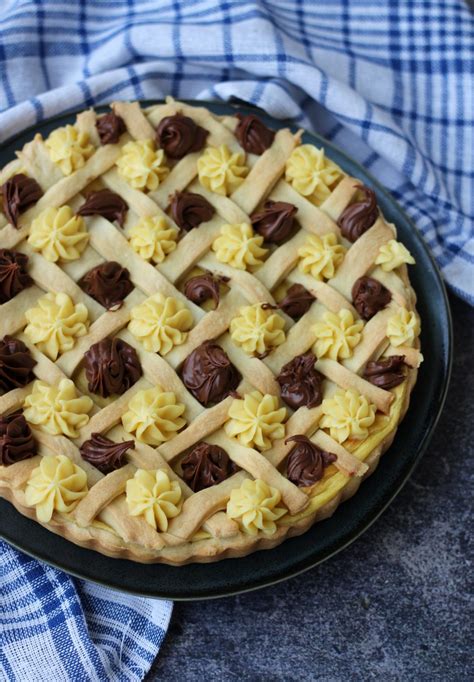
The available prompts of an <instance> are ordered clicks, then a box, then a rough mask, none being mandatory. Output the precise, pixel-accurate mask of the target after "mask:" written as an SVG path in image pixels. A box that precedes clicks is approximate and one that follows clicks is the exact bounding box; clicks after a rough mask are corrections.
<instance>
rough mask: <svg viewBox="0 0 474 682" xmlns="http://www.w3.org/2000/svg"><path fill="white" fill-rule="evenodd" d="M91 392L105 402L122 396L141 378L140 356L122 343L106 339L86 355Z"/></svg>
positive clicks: (120, 340)
mask: <svg viewBox="0 0 474 682" xmlns="http://www.w3.org/2000/svg"><path fill="white" fill-rule="evenodd" d="M84 369H85V373H86V378H87V381H88V386H89V391H92V393H98V394H99V395H101V396H102V397H103V398H107V397H108V396H110V395H121V394H122V393H125V391H127V390H128V389H129V388H130V387H131V386H133V384H135V383H136V382H137V381H138V379H139V378H140V377H141V375H142V368H141V365H140V361H139V359H138V355H137V352H136V350H135V349H134V348H132V346H130V345H129V344H128V343H126V341H122V339H117V338H114V339H103V340H102V341H99V342H98V343H95V344H94V345H93V346H91V347H90V348H89V350H88V351H87V352H86V353H84Z"/></svg>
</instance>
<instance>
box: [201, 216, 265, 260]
mask: <svg viewBox="0 0 474 682" xmlns="http://www.w3.org/2000/svg"><path fill="white" fill-rule="evenodd" d="M262 244H263V237H262V236H261V235H259V234H255V232H254V231H253V229H252V226H251V225H250V224H249V223H240V224H236V225H223V226H222V227H221V233H220V235H219V237H217V238H216V239H215V240H214V242H213V244H212V250H213V251H215V252H216V258H217V260H220V261H221V263H228V264H229V265H232V267H234V268H237V269H238V270H248V269H249V268H252V267H256V266H258V265H261V264H262V263H263V259H264V257H265V255H266V253H267V249H264V248H262Z"/></svg>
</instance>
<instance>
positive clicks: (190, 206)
mask: <svg viewBox="0 0 474 682" xmlns="http://www.w3.org/2000/svg"><path fill="white" fill-rule="evenodd" d="M214 213H215V209H214V206H212V204H210V203H209V202H208V200H207V199H205V198H204V197H203V196H202V195H201V194H196V193H195V192H176V194H175V195H174V196H173V198H172V200H171V215H172V216H173V220H174V222H175V223H176V225H178V226H179V227H180V228H181V229H182V230H185V231H186V232H189V230H192V229H193V227H198V226H199V225H200V224H201V223H207V221H208V220H210V219H211V218H212V216H213V215H214Z"/></svg>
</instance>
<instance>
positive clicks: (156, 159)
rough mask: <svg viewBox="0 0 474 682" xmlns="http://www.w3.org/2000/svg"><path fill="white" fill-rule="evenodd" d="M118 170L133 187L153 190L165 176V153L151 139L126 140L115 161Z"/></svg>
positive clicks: (167, 172)
mask: <svg viewBox="0 0 474 682" xmlns="http://www.w3.org/2000/svg"><path fill="white" fill-rule="evenodd" d="M116 164H117V167H118V172H119V174H120V175H121V176H122V177H123V179H124V180H126V181H127V182H128V183H129V184H130V185H131V186H132V187H133V188H134V189H141V190H150V191H153V190H155V189H157V188H158V186H159V184H160V182H163V180H164V179H165V178H166V177H167V175H168V174H169V172H170V170H169V168H168V166H167V165H166V157H165V153H164V151H163V150H162V149H155V144H154V142H153V140H138V141H134V142H127V144H125V145H124V146H123V147H122V150H121V154H120V156H119V158H118V159H117V161H116Z"/></svg>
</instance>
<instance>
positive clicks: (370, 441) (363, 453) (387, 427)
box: [281, 382, 406, 525]
mask: <svg viewBox="0 0 474 682" xmlns="http://www.w3.org/2000/svg"><path fill="white" fill-rule="evenodd" d="M392 393H393V394H394V396H395V399H394V401H393V403H392V405H391V407H390V415H389V416H388V417H387V416H385V415H382V414H381V413H380V412H378V413H377V414H376V416H375V421H374V423H373V424H372V426H371V427H370V429H369V435H368V437H367V438H366V440H364V441H362V442H361V441H359V440H348V441H346V442H345V443H344V447H345V448H346V449H347V450H349V451H350V452H351V453H352V454H353V455H354V456H355V457H357V459H359V460H360V461H361V462H363V461H364V460H365V459H367V457H369V455H370V454H371V453H372V452H373V451H374V450H375V449H376V448H377V447H378V445H379V444H380V443H381V442H382V441H383V440H384V439H385V438H386V437H387V436H388V435H389V434H390V433H391V432H392V431H393V429H394V428H395V426H396V424H397V423H398V421H399V419H400V413H401V410H402V407H403V406H404V403H405V395H406V382H405V383H403V384H401V385H400V386H397V387H396V388H395V389H393V390H392ZM349 480H350V477H349V476H348V475H347V474H345V473H343V472H341V471H338V470H337V468H336V467H335V465H334V464H331V465H330V466H328V467H326V468H325V470H324V475H323V478H322V479H321V480H320V481H318V482H317V483H316V484H315V486H314V487H313V488H312V491H311V497H310V503H309V505H308V506H307V507H306V509H305V510H304V511H303V512H301V513H299V514H296V515H293V516H291V515H289V514H288V515H287V516H285V517H284V519H282V521H281V525H293V524H294V523H296V522H298V521H299V520H301V519H303V518H306V517H307V516H309V515H310V514H313V513H314V512H316V511H318V509H320V508H321V507H323V506H324V505H326V504H327V503H328V502H329V501H331V500H332V499H334V497H335V496H336V495H338V494H339V493H340V492H341V491H342V489H343V488H344V487H345V486H346V484H347V483H348V481H349Z"/></svg>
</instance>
